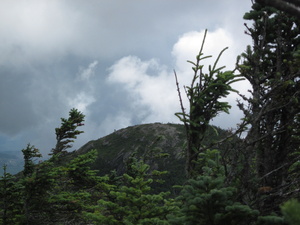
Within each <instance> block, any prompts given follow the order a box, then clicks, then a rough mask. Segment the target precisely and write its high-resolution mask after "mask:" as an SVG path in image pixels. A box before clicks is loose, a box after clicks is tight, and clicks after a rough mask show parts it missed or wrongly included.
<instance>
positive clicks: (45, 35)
mask: <svg viewBox="0 0 300 225" xmlns="http://www.w3.org/2000/svg"><path fill="white" fill-rule="evenodd" d="M250 2H251V1H248V2H247V1H245V2H243V3H241V2H240V1H239V0H226V1H225V0H224V1H219V0H218V1H217V0H214V1H211V0H204V1H196V0H187V1H182V0H164V1H161V0H153V1H136V0H126V1H123V0H117V1H98V0H91V1H88V2H87V1H83V0H75V1H72V2H70V1H65V0H53V1H46V0H29V1H17V0H15V1H14V0H3V1H1V2H0V80H1V82H0V94H1V95H0V103H1V110H0V135H2V139H1V140H3V138H4V137H8V139H7V141H6V142H7V143H6V146H12V142H16V144H17V143H18V144H19V145H20V143H21V144H23V145H26V144H27V143H28V142H31V143H32V144H35V145H36V146H37V147H39V148H41V149H43V151H44V152H49V150H50V149H51V147H52V146H53V144H54V143H55V135H54V128H55V127H57V126H59V125H60V118H61V117H67V116H68V111H69V109H70V108H72V107H76V108H79V109H80V110H81V111H83V112H84V114H86V122H85V124H86V126H85V127H84V128H83V129H84V130H85V133H84V134H83V135H82V137H80V138H79V139H78V140H77V145H76V146H74V147H76V148H78V147H79V146H80V145H81V144H84V143H85V142H86V141H88V140H90V139H95V138H99V137H100V136H103V135H105V134H108V133H110V132H112V131H113V130H114V129H119V128H121V127H125V126H129V125H132V124H135V123H140V122H157V121H162V122H168V121H170V122H173V121H174V120H175V119H173V117H172V116H173V113H174V111H176V110H177V107H178V106H176V107H173V105H174V104H177V99H176V98H177V93H176V90H175V88H173V83H172V82H173V80H172V79H173V77H172V74H171V72H170V71H172V69H173V68H176V67H177V68H180V65H179V63H180V62H177V61H176V60H178V59H179V58H180V57H181V58H180V60H184V62H182V63H185V60H187V59H186V58H185V57H186V56H187V55H185V53H183V52H182V51H179V52H178V54H177V55H176V54H175V55H174V45H175V44H176V43H177V42H178V41H179V40H182V39H181V38H182V37H183V35H184V34H190V33H189V32H191V31H194V32H198V31H201V30H202V31H203V29H205V28H208V29H209V30H211V31H212V32H214V31H216V30H217V29H218V28H224V29H226V30H228V31H230V33H232V37H230V38H231V39H233V37H234V39H235V41H234V42H236V43H234V42H232V45H234V46H237V47H234V46H233V47H232V48H233V49H234V48H239V49H241V47H242V46H243V45H244V44H245V43H247V40H246V37H244V35H243V21H242V15H243V13H244V12H245V11H246V10H248V9H249V8H250ZM217 34H218V33H217ZM199 37H200V36H199ZM200 41H201V40H200V38H199V42H200ZM227 43H228V42H227ZM224 47H226V46H224ZM183 48H184V45H183ZM172 51H173V55H172ZM240 51H243V49H241V50H240ZM236 52H238V51H234V53H236ZM179 54H181V55H179ZM189 59H190V58H189ZM126 60H127V61H126ZM125 62H127V64H124V63H125ZM126 65H127V66H131V67H132V68H133V69H134V73H132V74H130V71H129V70H128V69H129V68H128V67H126ZM117 66H119V70H116V68H117ZM128 71H129V72H128ZM125 74H126V76H125ZM132 76H133V77H132ZM113 78H115V79H113ZM129 78H130V79H132V80H131V81H130V80H128V79H129ZM141 78H143V79H141ZM130 82H133V83H130ZM130 84H133V86H132V87H130V86H128V85H130ZM174 90H175V92H174ZM153 92H155V93H156V94H155V95H153V94H151V93H153ZM160 92H163V93H160ZM162 94H165V95H166V96H167V95H168V97H167V98H165V100H164V101H162V102H159V101H158V100H157V99H158V97H157V96H159V95H162ZM174 94H175V96H174ZM173 102H176V103H173ZM159 107H165V109H164V110H158V109H159ZM160 112H162V113H160ZM170 115H171V116H170ZM170 117H172V118H170ZM8 142H9V143H8ZM0 144H1V143H0Z"/></svg>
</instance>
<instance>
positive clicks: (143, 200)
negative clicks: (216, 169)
mask: <svg viewBox="0 0 300 225" xmlns="http://www.w3.org/2000/svg"><path fill="white" fill-rule="evenodd" d="M128 166H129V167H130V168H129V169H130V170H129V173H125V174H123V179H122V182H121V183H120V184H119V185H112V186H111V187H110V188H109V189H108V190H107V193H106V196H105V197H104V198H101V199H100V200H99V201H98V205H97V206H96V207H95V209H94V212H93V213H87V214H86V216H87V218H89V220H91V221H94V222H95V223H97V224H168V222H167V220H166V215H167V214H168V213H169V212H170V210H172V207H171V206H169V204H168V201H167V196H168V195H169V193H167V192H161V193H158V194H153V193H151V187H150V185H151V183H152V182H153V179H152V178H151V174H152V175H155V176H156V175H158V174H159V172H158V171H154V172H152V173H150V174H149V173H148V172H149V165H147V164H145V163H144V162H143V161H142V160H137V159H135V158H131V162H130V165H128Z"/></svg>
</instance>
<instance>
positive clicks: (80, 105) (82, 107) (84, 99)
mask: <svg viewBox="0 0 300 225" xmlns="http://www.w3.org/2000/svg"><path fill="white" fill-rule="evenodd" d="M95 101H96V99H95V98H94V97H93V96H91V95H88V94H87V93H85V92H80V93H78V94H77V95H76V96H75V98H73V99H69V101H68V102H69V106H70V107H71V108H76V109H78V110H79V111H81V112H84V113H85V114H87V107H88V106H89V105H90V104H92V103H93V102H95Z"/></svg>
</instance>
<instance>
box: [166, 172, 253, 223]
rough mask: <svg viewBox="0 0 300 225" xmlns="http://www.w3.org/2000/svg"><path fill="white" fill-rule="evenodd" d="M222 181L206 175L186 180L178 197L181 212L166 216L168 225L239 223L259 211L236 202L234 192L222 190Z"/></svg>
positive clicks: (233, 190) (223, 188)
mask: <svg viewBox="0 0 300 225" xmlns="http://www.w3.org/2000/svg"><path fill="white" fill-rule="evenodd" d="M223 183H224V178H223V177H221V176H219V177H212V176H208V175H204V176H198V177H197V178H196V179H191V180H189V182H188V184H187V185H185V186H184V187H183V189H182V192H181V193H180V196H179V197H178V198H177V201H178V204H179V206H180V212H179V214H177V215H175V216H174V215H172V216H169V219H170V222H171V224H206V225H222V224H237V225H238V224H242V222H243V221H245V220H247V221H251V220H254V219H255V217H256V216H257V214H258V212H257V211H256V210H252V209H251V208H250V207H248V206H246V205H242V204H240V203H239V202H235V201H234V199H235V194H236V189H235V188H233V187H224V186H223Z"/></svg>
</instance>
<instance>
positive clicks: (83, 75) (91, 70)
mask: <svg viewBox="0 0 300 225" xmlns="http://www.w3.org/2000/svg"><path fill="white" fill-rule="evenodd" d="M97 64H98V61H97V60H95V61H94V62H92V63H90V64H89V66H88V68H86V69H81V71H80V74H79V76H80V79H81V80H89V79H90V78H91V77H92V76H94V74H95V69H96V66H97Z"/></svg>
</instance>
